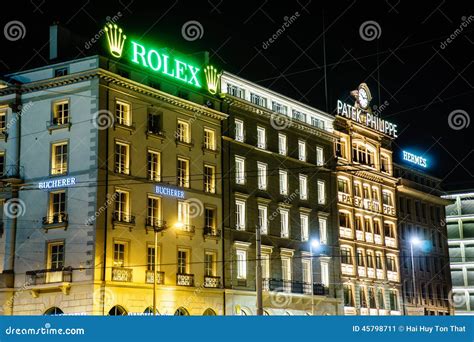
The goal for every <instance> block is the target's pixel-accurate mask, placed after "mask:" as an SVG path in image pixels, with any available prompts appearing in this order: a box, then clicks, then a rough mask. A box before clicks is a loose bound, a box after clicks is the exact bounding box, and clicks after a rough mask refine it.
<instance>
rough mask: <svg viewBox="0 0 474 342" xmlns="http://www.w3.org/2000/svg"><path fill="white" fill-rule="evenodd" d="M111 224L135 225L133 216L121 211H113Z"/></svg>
mask: <svg viewBox="0 0 474 342" xmlns="http://www.w3.org/2000/svg"><path fill="white" fill-rule="evenodd" d="M112 222H116V223H128V224H135V216H133V215H130V214H127V213H124V212H122V211H114V213H113V214H112Z"/></svg>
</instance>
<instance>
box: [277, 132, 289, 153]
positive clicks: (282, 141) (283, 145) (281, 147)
mask: <svg viewBox="0 0 474 342" xmlns="http://www.w3.org/2000/svg"><path fill="white" fill-rule="evenodd" d="M278 153H280V154H281V155H282V156H286V154H287V153H288V146H287V142H286V135H285V134H283V133H278Z"/></svg>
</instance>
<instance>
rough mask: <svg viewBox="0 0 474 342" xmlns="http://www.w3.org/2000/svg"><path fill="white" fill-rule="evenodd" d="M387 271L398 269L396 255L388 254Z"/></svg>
mask: <svg viewBox="0 0 474 342" xmlns="http://www.w3.org/2000/svg"><path fill="white" fill-rule="evenodd" d="M387 271H390V272H396V271H397V264H396V261H395V257H394V256H393V255H388V256H387Z"/></svg>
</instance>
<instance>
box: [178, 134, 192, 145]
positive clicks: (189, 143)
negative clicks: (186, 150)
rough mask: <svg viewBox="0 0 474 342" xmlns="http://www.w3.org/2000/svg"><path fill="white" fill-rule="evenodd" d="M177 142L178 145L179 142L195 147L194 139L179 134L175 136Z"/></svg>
mask: <svg viewBox="0 0 474 342" xmlns="http://www.w3.org/2000/svg"><path fill="white" fill-rule="evenodd" d="M174 141H175V143H176V145H178V144H183V145H186V146H189V147H194V139H185V138H183V137H180V136H177V137H175V140H174Z"/></svg>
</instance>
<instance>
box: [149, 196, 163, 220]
mask: <svg viewBox="0 0 474 342" xmlns="http://www.w3.org/2000/svg"><path fill="white" fill-rule="evenodd" d="M147 225H149V226H151V227H160V226H162V222H161V198H159V197H155V196H148V198H147Z"/></svg>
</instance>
